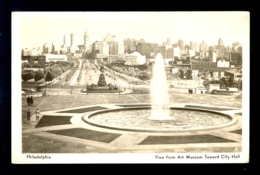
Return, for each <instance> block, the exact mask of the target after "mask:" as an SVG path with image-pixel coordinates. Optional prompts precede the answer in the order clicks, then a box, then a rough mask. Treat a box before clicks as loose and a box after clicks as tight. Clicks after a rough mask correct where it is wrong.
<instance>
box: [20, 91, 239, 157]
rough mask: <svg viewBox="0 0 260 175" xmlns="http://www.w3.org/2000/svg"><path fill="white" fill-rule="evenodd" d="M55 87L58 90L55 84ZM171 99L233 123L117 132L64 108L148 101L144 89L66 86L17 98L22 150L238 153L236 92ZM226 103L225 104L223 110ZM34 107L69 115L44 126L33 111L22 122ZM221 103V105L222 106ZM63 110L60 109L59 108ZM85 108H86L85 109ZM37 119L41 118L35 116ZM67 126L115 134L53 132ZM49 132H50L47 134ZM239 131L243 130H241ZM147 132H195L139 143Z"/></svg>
mask: <svg viewBox="0 0 260 175" xmlns="http://www.w3.org/2000/svg"><path fill="white" fill-rule="evenodd" d="M57 90H58V89H57ZM169 96H170V103H171V104H172V105H173V106H179V107H185V106H187V105H197V106H200V107H201V108H208V107H209V106H211V108H213V110H214V108H215V109H216V110H218V111H219V110H220V111H221V112H224V113H227V114H231V115H234V117H235V118H236V119H237V122H236V123H235V124H234V125H231V126H227V127H223V128H218V129H212V130H197V131H186V132H173V133H172V132H171V133H149V132H133V131H120V130H113V129H107V128H100V127H95V126H92V125H88V124H86V123H84V122H83V121H82V120H81V118H82V116H83V115H84V114H85V113H84V112H83V113H82V112H75V113H73V112H72V113H71V112H69V113H66V111H67V110H68V109H81V108H83V109H84V108H89V107H91V106H92V107H105V108H108V109H112V108H120V107H118V106H117V105H115V104H128V105H129V104H148V103H150V95H149V94H131V93H129V94H125V95H119V94H95V93H93V94H88V95H86V94H82V93H80V89H75V91H74V92H73V94H69V90H68V89H60V90H59V95H54V96H46V97H39V98H34V104H33V106H27V104H26V99H25V98H22V151H23V153H163V152H168V153H169V152H172V153H186V152H189V153H191V152H194V153H202V152H209V153H210V152H240V151H241V150H242V135H241V133H239V131H241V129H242V124H241V120H242V111H241V108H242V99H241V96H240V97H237V96H220V95H219V96H217V95H211V94H183V93H179V94H178V93H176V92H171V93H170V95H169ZM227 107H229V108H230V109H226V108H227ZM36 108H38V109H39V110H40V111H41V114H42V115H43V116H44V115H45V116H46V115H49V116H54V117H55V116H58V117H66V116H68V115H69V116H71V117H72V118H71V119H70V123H67V124H62V125H53V126H51V125H50V126H45V127H35V126H36V125H37V122H36V119H35V116H33V117H32V118H31V121H30V122H28V121H26V111H27V109H31V110H32V111H35V109H36ZM223 108H225V109H223ZM59 111H65V112H61V113H60V112H59ZM86 113H88V112H86ZM40 122H41V120H40ZM68 129H86V131H93V132H102V133H105V134H117V135H119V137H117V138H114V139H112V140H111V141H110V142H106V141H102V140H101V141H97V140H95V139H96V138H90V139H82V138H78V137H73V136H66V135H62V134H57V133H56V134H55V132H54V131H57V132H58V131H61V132H63V130H68ZM52 132H54V133H52ZM241 132H242V131H241ZM152 136H159V137H160V136H161V137H162V136H171V137H175V136H176V137H178V136H195V137H194V138H193V139H191V142H190V143H181V144H165V143H163V142H162V143H161V144H160V143H159V144H158V142H156V141H155V142H154V144H148V145H147V144H142V143H144V141H145V140H146V139H148V137H152ZM196 136H198V137H199V136H205V137H210V138H211V137H214V138H215V137H216V138H220V139H223V140H225V141H224V142H223V143H221V142H220V143H214V138H213V143H211V142H210V143H207V142H206V143H205V142H203V141H202V142H200V143H197V141H196ZM193 141H194V143H193Z"/></svg>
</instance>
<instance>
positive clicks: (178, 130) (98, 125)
mask: <svg viewBox="0 0 260 175" xmlns="http://www.w3.org/2000/svg"><path fill="white" fill-rule="evenodd" d="M142 109H151V106H140V107H138V106H135V107H124V108H116V109H103V110H98V111H93V112H89V113H87V114H84V115H83V116H82V118H81V119H82V120H83V121H84V122H85V123H87V124H90V125H92V126H96V127H100V128H105V129H112V130H120V131H132V132H153V133H170V132H190V131H205V130H214V129H219V128H224V127H228V126H231V125H233V124H235V123H236V122H237V119H236V117H235V116H234V115H231V114H227V113H223V112H220V111H214V110H208V109H197V108H191V107H170V109H179V110H191V111H201V112H209V113H214V114H219V115H223V116H225V117H227V118H229V119H230V120H231V121H230V122H228V123H225V124H221V125H218V126H209V127H203V128H192V129H141V128H123V127H116V126H108V125H101V124H97V123H93V122H91V121H90V120H89V119H90V118H91V117H92V116H94V115H97V114H100V113H106V112H114V111H120V110H142Z"/></svg>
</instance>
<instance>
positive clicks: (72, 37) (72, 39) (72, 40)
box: [70, 33, 74, 46]
mask: <svg viewBox="0 0 260 175" xmlns="http://www.w3.org/2000/svg"><path fill="white" fill-rule="evenodd" d="M70 37H71V40H70V42H71V46H72V45H73V42H74V34H73V33H72V34H71V35H70Z"/></svg>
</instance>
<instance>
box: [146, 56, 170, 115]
mask: <svg viewBox="0 0 260 175" xmlns="http://www.w3.org/2000/svg"><path fill="white" fill-rule="evenodd" d="M150 96H151V105H152V108H151V116H150V119H151V120H171V118H170V107H169V95H168V85H167V81H166V73H165V70H164V60H163V57H162V54H161V53H158V54H157V55H156V57H155V64H154V66H153V76H152V80H151V85H150Z"/></svg>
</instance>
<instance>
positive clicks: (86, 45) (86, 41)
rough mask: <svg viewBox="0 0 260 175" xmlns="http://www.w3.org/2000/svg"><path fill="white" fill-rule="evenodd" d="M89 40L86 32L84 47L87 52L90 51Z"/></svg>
mask: <svg viewBox="0 0 260 175" xmlns="http://www.w3.org/2000/svg"><path fill="white" fill-rule="evenodd" d="M88 39H89V36H88V31H87V30H86V31H85V33H84V47H85V50H89V47H88Z"/></svg>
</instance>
